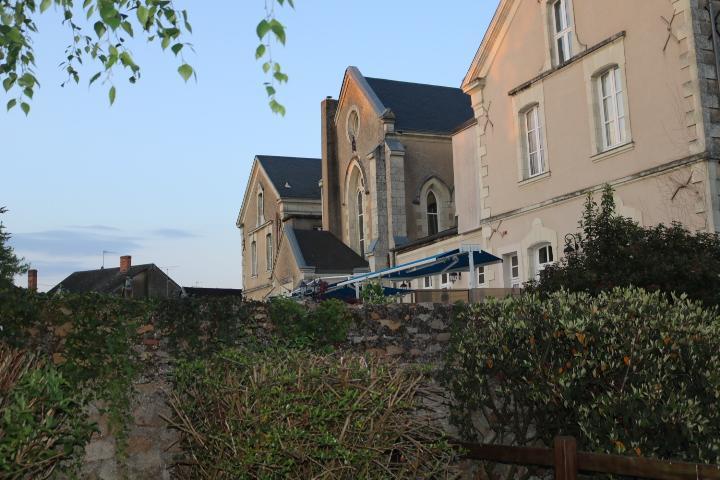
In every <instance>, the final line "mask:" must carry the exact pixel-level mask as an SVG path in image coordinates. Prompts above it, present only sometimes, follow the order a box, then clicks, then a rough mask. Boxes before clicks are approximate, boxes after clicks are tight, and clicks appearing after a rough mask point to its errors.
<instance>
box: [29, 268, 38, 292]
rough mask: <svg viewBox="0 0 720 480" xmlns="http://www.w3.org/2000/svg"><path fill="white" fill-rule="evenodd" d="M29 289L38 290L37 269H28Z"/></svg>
mask: <svg viewBox="0 0 720 480" xmlns="http://www.w3.org/2000/svg"><path fill="white" fill-rule="evenodd" d="M28 290H30V291H31V292H37V270H35V269H32V270H28Z"/></svg>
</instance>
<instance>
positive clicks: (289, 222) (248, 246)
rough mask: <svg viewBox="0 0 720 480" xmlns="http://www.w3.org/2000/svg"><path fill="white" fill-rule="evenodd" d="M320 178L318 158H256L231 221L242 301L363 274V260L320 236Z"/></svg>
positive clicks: (328, 236) (327, 234) (324, 234)
mask: <svg viewBox="0 0 720 480" xmlns="http://www.w3.org/2000/svg"><path fill="white" fill-rule="evenodd" d="M321 177H322V173H321V162H320V159H317V158H298V157H278V156H268V155H258V156H257V157H255V160H254V162H253V166H252V170H251V173H250V179H249V180H248V184H247V187H246V190H245V195H244V198H243V203H242V207H241V208H240V213H239V215H238V218H237V221H236V226H237V227H238V228H239V229H240V231H241V235H242V267H243V268H242V270H243V296H244V297H245V298H248V299H252V300H265V299H267V298H269V297H272V296H276V295H287V294H289V293H290V292H292V291H293V290H294V289H296V288H298V287H299V286H300V285H302V283H303V282H309V281H311V280H314V279H316V278H320V277H323V278H324V277H330V278H332V277H340V278H345V277H347V276H349V275H352V274H353V273H355V272H356V271H363V270H366V269H367V262H366V261H365V260H364V259H362V258H361V257H360V256H359V255H357V254H355V253H354V252H353V251H352V250H351V249H350V248H348V247H347V246H345V245H344V244H343V243H342V242H341V241H340V240H338V239H337V238H335V237H334V236H333V235H332V234H331V233H330V232H326V231H322V208H321V187H320V184H321Z"/></svg>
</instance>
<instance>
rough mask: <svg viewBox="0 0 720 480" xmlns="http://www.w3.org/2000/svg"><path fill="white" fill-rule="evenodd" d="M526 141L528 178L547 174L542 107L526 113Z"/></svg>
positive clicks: (536, 107) (533, 108) (535, 107)
mask: <svg viewBox="0 0 720 480" xmlns="http://www.w3.org/2000/svg"><path fill="white" fill-rule="evenodd" d="M524 119H525V125H524V126H525V141H526V145H525V148H526V158H525V161H526V163H527V166H526V168H527V175H525V177H526V178H530V177H534V176H537V175H540V174H542V173H545V145H544V144H543V142H544V140H543V131H542V128H543V127H542V120H541V116H540V107H539V106H538V105H535V106H534V107H532V108H531V109H530V110H528V111H527V112H525V115H524Z"/></svg>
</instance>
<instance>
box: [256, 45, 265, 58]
mask: <svg viewBox="0 0 720 480" xmlns="http://www.w3.org/2000/svg"><path fill="white" fill-rule="evenodd" d="M266 50H267V47H265V45H264V44H262V43H261V44H260V45H258V47H257V50H255V60H258V59H260V58H262V56H263V55H265V51H266Z"/></svg>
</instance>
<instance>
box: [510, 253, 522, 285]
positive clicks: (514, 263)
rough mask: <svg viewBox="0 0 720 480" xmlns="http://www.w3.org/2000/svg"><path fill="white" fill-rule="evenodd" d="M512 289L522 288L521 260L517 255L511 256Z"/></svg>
mask: <svg viewBox="0 0 720 480" xmlns="http://www.w3.org/2000/svg"><path fill="white" fill-rule="evenodd" d="M510 288H520V258H518V256H517V254H513V255H511V256H510Z"/></svg>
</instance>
